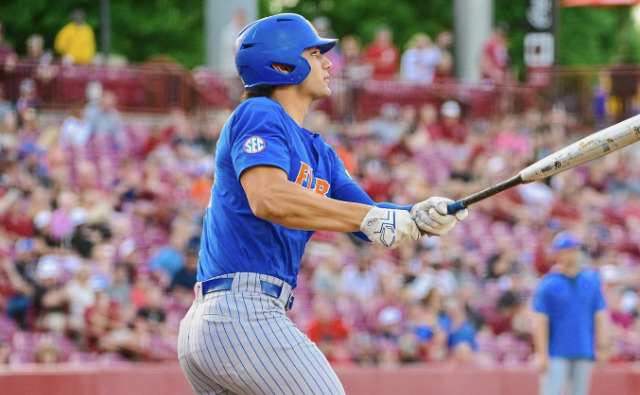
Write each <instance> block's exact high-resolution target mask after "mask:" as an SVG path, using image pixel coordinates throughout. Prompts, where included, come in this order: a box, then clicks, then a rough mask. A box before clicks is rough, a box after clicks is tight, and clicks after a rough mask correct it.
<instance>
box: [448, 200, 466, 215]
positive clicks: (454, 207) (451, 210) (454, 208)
mask: <svg viewBox="0 0 640 395" xmlns="http://www.w3.org/2000/svg"><path fill="white" fill-rule="evenodd" d="M464 208H467V205H466V204H465V203H464V201H462V200H458V201H457V202H454V203H451V204H449V205H447V214H455V213H457V212H458V211H460V210H462V209H464Z"/></svg>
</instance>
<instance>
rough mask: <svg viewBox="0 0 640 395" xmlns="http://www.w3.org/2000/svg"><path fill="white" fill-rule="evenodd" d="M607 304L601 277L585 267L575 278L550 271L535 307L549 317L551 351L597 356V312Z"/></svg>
mask: <svg viewBox="0 0 640 395" xmlns="http://www.w3.org/2000/svg"><path fill="white" fill-rule="evenodd" d="M605 307H606V303H605V300H604V296H603V295H602V291H601V289H600V278H599V277H598V274H597V273H596V272H594V271H593V270H587V269H585V270H582V271H581V272H580V273H578V275H577V276H576V277H574V278H569V277H567V276H565V275H564V274H561V273H549V274H547V275H546V276H545V277H544V278H543V279H542V280H541V281H540V284H539V285H538V289H537V291H536V293H535V295H534V297H533V308H534V310H535V311H537V312H539V313H543V314H546V315H547V316H548V317H549V355H550V356H551V357H559V358H587V359H593V358H594V350H593V343H594V330H595V319H594V315H595V313H596V312H597V311H599V310H602V309H604V308H605Z"/></svg>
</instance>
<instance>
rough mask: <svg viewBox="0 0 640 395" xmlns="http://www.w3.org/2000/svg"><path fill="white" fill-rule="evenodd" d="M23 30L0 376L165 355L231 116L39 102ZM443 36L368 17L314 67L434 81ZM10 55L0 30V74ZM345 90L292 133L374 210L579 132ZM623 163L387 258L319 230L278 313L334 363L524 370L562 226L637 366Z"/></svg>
mask: <svg viewBox="0 0 640 395" xmlns="http://www.w3.org/2000/svg"><path fill="white" fill-rule="evenodd" d="M76 17H78V18H80V17H82V15H74V22H72V23H75V24H76V25H77V26H75V25H72V27H73V28H74V29H76V30H80V27H81V24H79V23H78V22H79V20H77V21H76V20H75V18H76ZM235 20H241V18H240V17H237V18H234V21H235ZM314 24H315V25H316V27H317V28H318V30H319V31H320V34H321V35H325V36H331V34H330V31H329V29H330V26H329V24H328V21H327V20H317V21H314ZM232 30H233V29H232V28H230V31H232ZM85 33H86V32H85ZM505 34H506V27H505V26H502V25H499V26H497V27H496V29H495V31H494V33H493V35H492V36H491V38H490V40H489V41H488V42H487V44H486V45H485V48H484V50H483V56H482V59H481V61H480V64H479V67H481V70H482V75H483V77H484V78H485V79H490V80H492V81H495V82H505V81H508V78H509V72H508V64H509V61H508V55H507V51H506V41H505ZM229 36H233V34H231V33H230V34H229ZM29 40H30V41H29V44H28V45H27V48H28V49H29V54H28V55H27V56H26V58H25V59H32V58H33V59H34V62H33V64H34V68H33V73H32V75H31V78H25V79H24V80H22V81H20V84H19V89H18V92H17V93H18V95H17V97H16V98H13V97H11V98H10V99H8V98H7V97H6V96H4V95H3V91H2V87H1V86H0V364H21V363H30V362H38V363H56V362H90V361H93V362H112V361H124V360H135V361H162V360H173V359H175V358H176V336H177V331H178V325H179V322H180V319H181V318H182V316H183V315H184V313H185V312H186V310H187V309H188V307H189V305H190V303H191V301H192V299H193V291H192V288H193V285H194V283H195V281H196V272H197V260H198V257H197V255H198V250H199V242H200V241H199V237H200V232H201V226H202V215H203V213H204V207H205V206H206V204H207V201H208V199H209V194H210V188H211V185H212V183H213V181H214V180H213V174H214V170H215V146H216V141H217V138H218V135H219V133H220V131H221V129H222V125H223V124H224V122H225V120H226V118H227V117H228V116H229V114H230V110H228V109H227V108H226V107H228V106H222V107H220V108H214V109H207V110H199V111H196V112H194V113H185V112H184V111H183V110H182V109H181V108H179V107H175V108H172V109H171V111H170V112H169V113H168V114H165V115H163V116H159V117H158V116H156V117H148V116H143V115H140V114H138V115H135V114H128V115H123V114H121V113H120V110H119V103H118V100H119V99H121V97H120V96H119V95H118V94H116V93H115V92H113V91H110V90H109V89H105V88H104V87H103V85H101V84H100V83H99V82H91V83H89V84H88V85H87V87H86V102H84V103H82V104H81V105H78V106H70V107H69V108H67V109H66V111H65V112H64V113H63V114H62V115H61V114H60V113H47V112H43V111H42V108H41V107H42V106H41V99H42V98H41V96H40V92H39V87H41V86H42V84H43V83H46V81H47V79H50V78H54V76H55V73H56V70H57V68H56V67H57V65H56V62H54V61H52V59H53V56H52V53H51V51H46V50H44V48H43V40H42V37H39V36H37V35H34V36H32V37H31V38H30V39H29ZM451 45H452V36H451V34H450V33H449V32H446V31H444V32H441V33H440V34H438V35H437V36H436V37H435V38H434V40H432V39H431V38H430V37H429V36H428V35H426V34H424V33H419V34H416V35H415V36H414V37H413V38H412V39H411V40H410V42H409V44H408V46H407V48H406V50H405V51H404V52H402V53H401V52H400V51H399V49H398V48H397V47H396V46H395V45H394V44H393V32H392V31H391V29H390V28H388V27H384V26H383V27H380V29H378V31H377V32H376V35H375V39H374V41H373V42H372V43H370V44H369V45H367V46H364V47H363V48H361V44H360V41H359V39H358V38H357V37H344V38H342V39H341V42H340V48H339V51H332V52H329V53H328V55H330V56H332V57H333V58H332V59H331V60H332V62H333V68H332V76H337V77H340V76H342V77H344V78H347V79H351V80H360V81H362V80H365V79H366V80H368V79H369V78H376V79H382V80H385V79H394V80H395V79H400V80H406V81H413V82H415V83H417V84H429V83H431V82H433V81H446V80H447V79H448V78H452V74H451V72H452V70H453V68H452V66H453V58H452V56H451V53H450V47H451ZM32 54H33V55H32ZM16 59H18V58H17V56H16V55H15V52H13V50H12V48H10V46H8V45H6V43H5V42H4V41H3V40H2V28H1V26H0V68H1V70H0V73H1V72H7V70H10V68H11V67H12V66H11V65H12V62H13V64H15V61H16ZM65 59H66V60H65V62H72V63H81V62H77V61H75V60H72V59H71V58H69V57H66V58H65ZM83 59H84V58H83ZM19 60H20V61H22V59H19ZM352 93H353V92H346V93H345V92H340V91H339V90H338V89H336V96H337V97H338V98H339V99H338V100H337V101H335V102H334V105H335V106H338V107H340V109H339V110H338V111H337V112H335V111H330V110H328V109H327V108H326V105H324V104H323V103H319V105H318V107H316V108H315V109H314V110H313V111H312V112H311V113H310V114H309V115H308V117H307V119H306V121H305V122H306V124H305V127H306V128H308V129H310V130H313V131H316V132H319V133H322V134H323V136H324V138H325V140H326V141H327V142H328V143H329V144H331V145H332V146H333V147H334V148H335V149H336V152H337V153H338V155H339V156H340V157H341V159H342V160H343V161H344V163H345V166H346V168H347V170H348V171H349V173H350V174H351V175H352V176H353V178H354V179H356V181H357V182H358V183H359V184H360V185H361V186H362V187H363V188H364V189H365V190H366V191H367V193H368V194H369V195H370V196H371V197H372V198H373V199H374V200H376V201H378V202H382V201H392V202H395V203H398V204H411V203H414V202H416V201H419V200H422V199H425V198H426V197H429V196H433V195H438V196H447V197H452V198H459V197H464V196H466V195H469V194H471V193H474V192H477V191H479V190H481V189H483V188H486V187H488V186H490V185H493V184H495V183H496V182H499V181H503V180H505V179H507V178H509V177H511V176H513V175H514V174H516V173H517V172H518V171H519V170H520V169H522V168H523V167H525V166H526V165H527V164H529V163H532V162H534V161H535V160H537V159H539V158H542V157H544V156H546V155H547V154H549V153H551V152H553V151H555V150H556V149H559V148H561V147H563V146H565V145H567V144H568V143H569V142H572V141H575V140H576V139H578V138H579V137H581V136H580V134H579V132H577V131H579V130H580V129H579V128H576V127H575V126H576V125H575V121H574V120H573V119H572V118H571V117H570V116H568V114H567V113H565V112H564V111H563V110H562V109H561V108H554V109H552V110H550V111H545V112H541V111H539V110H535V109H531V110H528V111H526V112H522V113H517V114H516V113H507V112H502V113H501V115H499V116H495V117H482V118H480V117H477V116H475V115H474V113H473V111H471V108H470V107H469V104H468V103H466V102H462V101H455V100H448V98H446V99H442V98H434V99H433V100H432V101H429V102H425V103H420V104H417V105H404V104H398V102H394V101H393V100H392V98H385V102H384V103H378V104H381V105H380V108H379V110H377V109H376V110H375V114H374V116H373V117H371V118H367V119H364V118H358V117H356V116H353V114H355V113H354V111H353V110H354V109H353V108H350V107H349V106H353V105H354V100H352V99H353V97H350V96H349V95H350V94H352ZM347 114H350V115H351V116H344V115H347ZM330 115H333V116H330ZM336 115H337V116H336ZM639 162H640V152H638V148H636V147H629V148H627V149H625V150H622V151H620V152H617V153H615V154H614V155H609V156H607V157H605V158H602V159H600V160H598V161H594V162H592V163H590V164H588V165H585V166H581V167H579V168H576V169H573V170H571V171H567V172H564V173H560V174H558V175H556V176H553V177H552V178H551V179H549V180H547V181H545V182H537V183H532V184H527V185H523V186H520V187H518V188H514V189H511V190H508V191H505V192H503V193H501V194H500V195H498V196H495V197H493V198H491V199H487V200H485V201H483V202H480V203H478V204H476V205H473V206H472V207H471V209H470V212H471V214H470V216H469V218H468V219H467V220H466V221H464V222H463V223H461V224H459V225H458V226H456V228H455V229H454V230H453V231H452V232H450V233H449V234H447V235H446V236H445V237H443V238H429V237H424V238H422V239H421V240H420V241H419V243H417V244H416V245H414V246H408V247H403V248H400V249H398V250H386V249H381V248H376V247H374V246H371V245H368V244H366V243H365V244H363V243H362V242H360V241H359V239H357V238H354V237H352V236H351V235H348V234H336V233H329V232H318V233H316V235H315V236H314V237H313V239H312V241H311V243H310V244H309V246H308V250H307V252H306V254H305V256H304V258H303V262H302V263H301V272H300V276H299V282H298V284H299V285H298V288H297V289H296V290H295V291H294V293H295V296H296V304H295V307H294V309H293V310H292V311H290V312H289V313H288V314H289V316H290V317H291V318H292V319H293V320H294V322H296V324H297V325H298V326H299V327H300V328H302V329H303V330H304V331H305V332H306V333H307V334H308V336H309V337H310V338H311V340H313V341H314V342H316V343H317V344H318V345H319V347H320V348H321V349H322V351H323V352H324V353H325V354H326V355H327V357H328V358H329V360H330V361H331V362H333V363H344V364H376V365H394V364H402V363H421V362H438V363H466V364H482V365H490V364H529V363H531V358H532V339H531V306H530V297H531V295H532V293H533V291H534V290H535V287H536V285H537V284H538V281H539V279H540V277H541V276H542V275H544V274H545V273H547V272H548V271H549V270H553V264H554V257H553V254H552V253H551V252H550V249H549V244H550V241H551V239H552V238H553V236H554V235H555V234H557V233H558V232H560V231H563V230H571V231H573V232H575V233H577V234H578V235H580V237H581V238H582V240H583V247H582V257H583V261H584V264H585V265H587V266H590V267H592V268H594V269H595V270H597V271H598V272H599V273H600V276H601V279H602V283H603V286H604V287H605V295H606V299H607V302H608V309H609V312H610V317H611V325H612V329H613V330H612V338H613V339H612V341H613V343H612V344H613V350H612V351H613V352H612V358H613V360H614V361H620V362H622V361H633V360H639V359H640V320H639V319H638V313H639V312H640V307H639V306H638V283H639V282H638V280H640V278H639V277H638V274H639V271H638V268H639V267H640V266H639V265H638V259H639V257H640V248H639V247H638V245H640V244H639V242H640V240H639V239H640V235H639V234H638V233H637V232H635V229H636V228H637V227H638V222H640V199H639V197H640V170H639V169H640V166H639Z"/></svg>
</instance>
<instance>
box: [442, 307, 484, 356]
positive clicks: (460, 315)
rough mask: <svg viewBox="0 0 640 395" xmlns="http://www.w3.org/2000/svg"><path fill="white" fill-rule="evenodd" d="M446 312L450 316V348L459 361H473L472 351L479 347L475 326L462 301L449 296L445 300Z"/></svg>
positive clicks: (448, 325)
mask: <svg viewBox="0 0 640 395" xmlns="http://www.w3.org/2000/svg"><path fill="white" fill-rule="evenodd" d="M445 314H446V316H447V318H448V320H447V321H448V322H447V327H446V329H447V331H448V336H449V338H448V345H449V349H450V350H451V351H452V353H453V354H454V355H455V356H456V361H457V362H460V363H468V362H471V359H472V355H471V354H472V352H473V351H476V350H477V349H478V345H477V344H476V339H475V336H476V328H475V326H474V325H473V324H472V323H471V321H469V319H468V317H467V312H466V311H465V308H464V306H463V305H462V303H460V301H459V300H457V299H455V298H448V299H447V301H446V302H445Z"/></svg>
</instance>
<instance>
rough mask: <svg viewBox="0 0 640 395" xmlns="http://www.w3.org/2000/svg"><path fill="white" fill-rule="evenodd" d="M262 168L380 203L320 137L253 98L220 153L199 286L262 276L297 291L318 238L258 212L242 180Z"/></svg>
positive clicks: (230, 123) (238, 113)
mask: <svg viewBox="0 0 640 395" xmlns="http://www.w3.org/2000/svg"><path fill="white" fill-rule="evenodd" d="M259 165H266V166H274V167H278V168H280V169H282V170H284V171H285V172H286V173H287V176H288V179H289V181H291V182H294V183H296V184H298V185H299V186H300V187H301V188H307V189H310V190H312V191H314V192H315V193H317V194H320V195H323V196H326V197H331V198H335V199H339V200H345V201H351V202H360V203H365V204H371V205H373V204H374V202H373V201H372V200H371V198H370V197H369V196H368V195H367V194H366V193H365V192H364V191H363V190H362V189H361V188H360V187H359V186H358V185H357V184H356V183H355V182H354V181H353V180H352V179H351V177H349V175H348V174H347V172H346V170H345V168H344V165H343V164H342V161H341V160H340V159H339V158H338V156H337V155H336V153H335V151H334V150H333V149H332V148H331V147H330V146H329V145H327V144H326V143H325V142H324V140H323V139H322V137H321V136H320V135H319V134H317V133H313V132H310V131H308V130H306V129H304V128H302V127H300V126H299V125H298V124H297V123H296V122H295V121H294V120H293V119H292V118H291V117H290V116H289V115H288V114H287V113H286V112H285V111H284V109H283V108H282V106H281V105H280V104H279V103H278V102H277V101H275V100H272V99H270V98H267V97H257V98H252V99H248V100H246V101H244V102H243V103H241V104H240V105H239V106H238V108H236V110H235V111H234V112H233V114H232V115H231V116H230V117H229V119H228V120H227V122H226V124H225V125H224V127H223V129H222V133H221V134H220V139H219V140H218V144H217V147H216V172H215V182H214V185H213V188H212V190H211V199H210V201H209V204H208V206H207V209H206V213H205V217H204V221H203V230H202V241H201V246H200V256H199V263H198V281H204V280H207V279H209V278H212V277H215V276H219V275H222V274H227V273H236V272H255V273H262V274H267V275H270V276H274V277H278V278H280V279H282V280H284V281H286V282H287V283H289V284H290V285H291V287H292V288H295V286H296V282H297V280H296V278H297V275H298V272H299V269H300V259H301V258H302V254H303V253H304V248H305V245H306V243H307V242H308V241H309V239H310V238H311V236H312V235H313V232H312V231H303V230H295V229H289V228H285V227H283V226H280V225H277V224H275V223H272V222H269V221H265V220H263V219H260V218H258V217H256V216H255V215H254V214H253V212H252V211H251V208H250V207H249V202H248V200H247V197H246V195H245V192H244V189H243V187H242V185H241V184H240V181H239V180H240V176H241V175H242V173H243V172H244V171H245V170H247V169H248V168H250V167H253V166H259ZM378 206H381V207H387V208H404V209H407V207H398V206H394V205H391V204H379V205H378ZM360 236H361V237H363V235H360Z"/></svg>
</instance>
